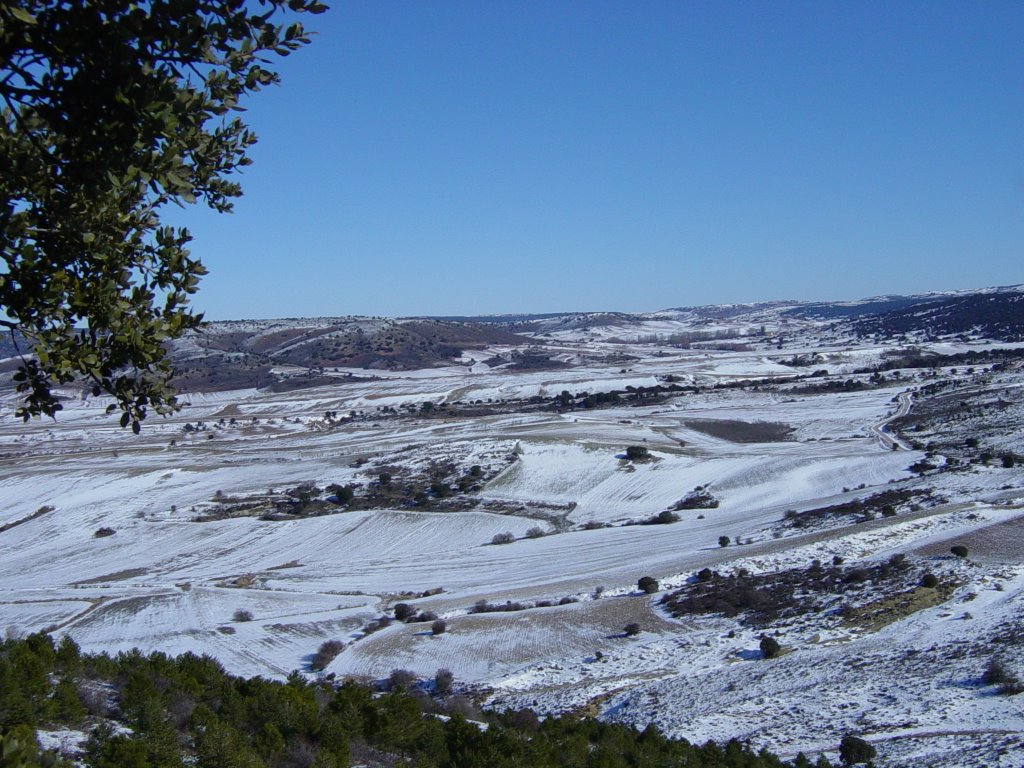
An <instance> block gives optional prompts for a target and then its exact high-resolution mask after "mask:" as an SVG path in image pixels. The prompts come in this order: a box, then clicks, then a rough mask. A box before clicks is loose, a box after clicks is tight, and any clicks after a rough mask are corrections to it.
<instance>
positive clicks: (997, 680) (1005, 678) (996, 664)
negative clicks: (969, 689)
mask: <svg viewBox="0 0 1024 768" xmlns="http://www.w3.org/2000/svg"><path fill="white" fill-rule="evenodd" d="M1012 679H1013V675H1011V674H1010V672H1009V671H1008V670H1007V669H1006V667H1004V666H1003V662H1002V660H1000V659H998V658H993V659H991V660H990V661H989V663H988V666H987V667H985V671H984V672H982V674H981V682H983V683H984V684H985V685H1002V684H1003V683H1007V682H1009V681H1010V680H1012Z"/></svg>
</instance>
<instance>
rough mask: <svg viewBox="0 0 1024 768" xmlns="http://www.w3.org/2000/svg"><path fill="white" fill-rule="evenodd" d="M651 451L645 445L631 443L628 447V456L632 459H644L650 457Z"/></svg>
mask: <svg viewBox="0 0 1024 768" xmlns="http://www.w3.org/2000/svg"><path fill="white" fill-rule="evenodd" d="M650 455H651V453H650V451H648V450H647V448H646V446H643V445H631V446H629V447H628V448H627V449H626V458H627V459H629V460H630V461H643V460H644V459H647V458H650Z"/></svg>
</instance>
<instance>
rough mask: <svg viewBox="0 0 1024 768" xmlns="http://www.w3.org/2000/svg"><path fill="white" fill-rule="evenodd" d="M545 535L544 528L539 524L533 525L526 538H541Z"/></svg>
mask: <svg viewBox="0 0 1024 768" xmlns="http://www.w3.org/2000/svg"><path fill="white" fill-rule="evenodd" d="M543 535H544V529H543V528H541V527H540V526H539V525H535V526H533V527H532V528H531V529H530V530H528V531H527V532H526V538H528V539H539V538H540V537H541V536H543Z"/></svg>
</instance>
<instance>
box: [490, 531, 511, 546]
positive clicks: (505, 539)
mask: <svg viewBox="0 0 1024 768" xmlns="http://www.w3.org/2000/svg"><path fill="white" fill-rule="evenodd" d="M515 540H516V537H515V535H514V534H513V533H512V532H511V531H505V532H504V533H496V534H494V537H493V538H492V539H491V544H511V543H512V542H513V541H515Z"/></svg>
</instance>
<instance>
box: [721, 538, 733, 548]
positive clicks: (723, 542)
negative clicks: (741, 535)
mask: <svg viewBox="0 0 1024 768" xmlns="http://www.w3.org/2000/svg"><path fill="white" fill-rule="evenodd" d="M730 541H731V539H730V538H729V537H728V536H719V537H718V546H720V547H728V546H729V542H730Z"/></svg>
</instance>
